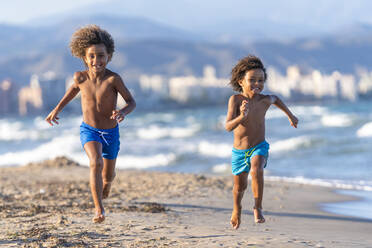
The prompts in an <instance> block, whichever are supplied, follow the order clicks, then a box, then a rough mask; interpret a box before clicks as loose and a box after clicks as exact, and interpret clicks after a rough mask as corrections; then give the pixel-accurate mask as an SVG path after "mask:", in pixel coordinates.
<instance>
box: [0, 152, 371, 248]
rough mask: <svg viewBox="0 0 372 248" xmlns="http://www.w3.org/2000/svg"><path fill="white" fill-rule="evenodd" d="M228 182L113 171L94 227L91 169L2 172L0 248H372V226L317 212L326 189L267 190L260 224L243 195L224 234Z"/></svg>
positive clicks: (268, 185) (53, 164)
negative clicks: (238, 215)
mask: <svg viewBox="0 0 372 248" xmlns="http://www.w3.org/2000/svg"><path fill="white" fill-rule="evenodd" d="M231 190H232V177H231V176H207V175H194V174H180V173H160V172H145V171H130V170H118V171H117V177H116V179H115V181H114V183H113V185H112V190H111V194H110V197H109V198H108V199H107V200H104V206H105V208H106V214H107V216H106V220H105V222H104V223H102V224H93V223H92V222H91V219H92V217H93V213H94V207H93V202H92V200H91V196H90V191H89V169H88V168H87V167H84V166H79V165H78V164H76V163H74V162H72V161H70V160H68V159H66V158H58V159H54V160H50V161H44V162H42V163H38V164H29V165H25V166H22V167H14V168H11V167H9V168H1V169H0V227H1V228H0V247H372V235H371V233H372V221H369V220H365V219H361V218H355V217H347V216H341V215H336V214H331V213H326V212H323V211H322V210H321V209H320V207H319V206H320V205H319V204H321V203H326V202H337V201H345V200H352V198H351V197H349V196H343V195H338V194H336V193H334V190H333V189H331V188H324V187H315V186H308V185H301V184H294V183H283V182H273V181H266V182H265V193H264V202H263V203H264V205H263V207H264V215H265V218H266V223H264V224H255V223H254V219H253V215H252V207H253V199H252V194H251V192H250V190H249V191H247V192H246V194H245V197H244V199H243V215H242V224H241V226H240V228H239V229H238V230H233V229H232V228H231V227H230V224H229V220H230V215H231V210H232V194H231Z"/></svg>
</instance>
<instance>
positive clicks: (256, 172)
mask: <svg viewBox="0 0 372 248" xmlns="http://www.w3.org/2000/svg"><path fill="white" fill-rule="evenodd" d="M262 173H263V168H262V167H261V166H252V168H251V176H252V177H254V176H258V175H261V174H262Z"/></svg>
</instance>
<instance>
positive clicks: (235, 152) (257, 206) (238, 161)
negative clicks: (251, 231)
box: [225, 55, 298, 229]
mask: <svg viewBox="0 0 372 248" xmlns="http://www.w3.org/2000/svg"><path fill="white" fill-rule="evenodd" d="M266 78H267V75H266V69H265V67H264V65H263V63H262V62H261V60H260V59H259V58H258V57H256V56H253V55H249V56H247V57H245V58H243V59H241V60H240V61H239V62H238V63H237V64H236V65H235V67H234V68H233V69H232V71H231V81H230V84H231V86H232V87H233V89H234V90H235V91H237V92H239V93H238V94H235V95H232V96H231V97H230V99H229V104H228V111H227V117H226V125H225V128H226V130H227V131H229V132H230V131H234V145H233V148H232V157H231V165H232V173H233V175H234V187H233V201H234V207H233V211H232V215H231V221H230V223H231V225H232V227H233V228H234V229H237V228H239V225H240V221H241V218H240V216H241V209H242V206H241V201H242V198H243V195H244V191H245V190H246V188H247V184H248V174H249V173H251V177H252V192H253V197H254V206H253V214H254V220H255V222H256V223H263V222H265V218H264V216H263V213H262V196H263V188H264V177H263V175H264V173H263V169H264V168H265V167H266V164H267V159H268V155H269V153H268V152H269V144H268V143H267V142H266V140H265V114H266V111H267V110H268V109H269V107H270V106H271V105H272V104H274V105H275V106H276V107H278V108H279V109H281V110H282V111H283V112H284V113H285V114H286V115H287V117H288V119H289V122H290V124H291V125H292V126H293V127H297V123H298V119H297V118H296V116H294V115H293V114H292V112H291V111H290V110H289V109H288V108H287V106H286V105H285V104H284V103H283V102H282V101H281V100H280V99H279V97H277V96H275V95H264V94H262V93H261V92H262V90H263V88H264V83H265V81H266Z"/></svg>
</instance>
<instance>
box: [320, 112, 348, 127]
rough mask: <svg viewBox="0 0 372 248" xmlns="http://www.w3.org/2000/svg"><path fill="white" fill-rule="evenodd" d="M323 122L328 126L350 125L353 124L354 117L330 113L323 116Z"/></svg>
mask: <svg viewBox="0 0 372 248" xmlns="http://www.w3.org/2000/svg"><path fill="white" fill-rule="evenodd" d="M321 122H322V124H323V126H326V127H348V126H351V125H352V124H353V118H352V116H351V115H347V114H329V115H324V116H322V118H321Z"/></svg>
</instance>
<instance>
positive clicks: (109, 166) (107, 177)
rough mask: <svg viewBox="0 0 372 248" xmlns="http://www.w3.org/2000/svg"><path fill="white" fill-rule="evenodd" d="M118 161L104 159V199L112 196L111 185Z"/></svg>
mask: <svg viewBox="0 0 372 248" xmlns="http://www.w3.org/2000/svg"><path fill="white" fill-rule="evenodd" d="M115 164H116V159H107V158H103V170H102V180H103V193H102V197H103V199H106V198H107V197H108V196H109V194H110V189H111V183H112V181H113V180H114V178H115V176H116V173H115Z"/></svg>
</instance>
